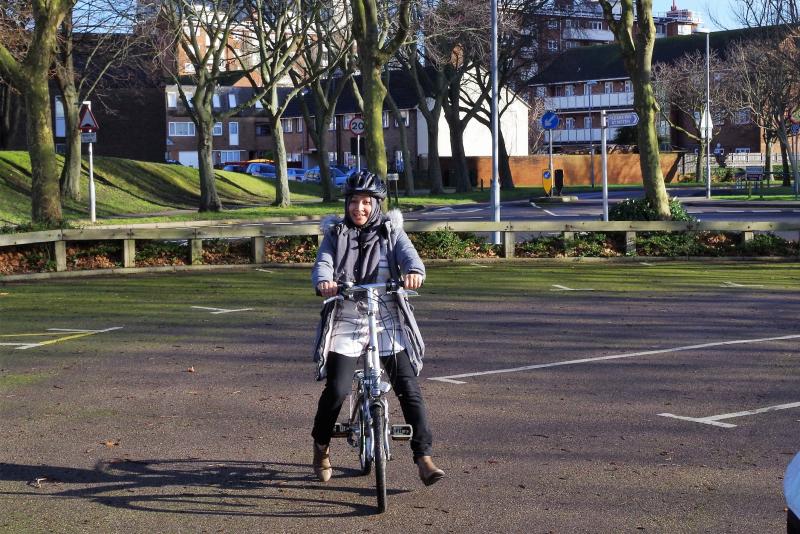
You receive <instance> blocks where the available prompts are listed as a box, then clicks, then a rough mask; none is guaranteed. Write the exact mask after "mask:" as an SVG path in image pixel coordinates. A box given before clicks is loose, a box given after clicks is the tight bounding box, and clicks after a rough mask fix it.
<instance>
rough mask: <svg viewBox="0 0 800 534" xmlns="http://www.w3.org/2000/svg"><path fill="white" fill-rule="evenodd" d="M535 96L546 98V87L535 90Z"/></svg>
mask: <svg viewBox="0 0 800 534" xmlns="http://www.w3.org/2000/svg"><path fill="white" fill-rule="evenodd" d="M536 96H538V97H540V98H544V97H546V96H547V87H545V86H543V85H540V86H539V87H537V88H536Z"/></svg>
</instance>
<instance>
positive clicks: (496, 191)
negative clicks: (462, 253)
mask: <svg viewBox="0 0 800 534" xmlns="http://www.w3.org/2000/svg"><path fill="white" fill-rule="evenodd" d="M491 10H492V13H491V21H490V22H491V26H492V53H491V61H490V66H489V68H490V70H491V76H492V101H491V115H492V116H491V125H492V220H493V221H494V222H500V172H499V169H498V167H499V165H498V153H499V145H498V139H499V135H498V129H499V122H500V121H499V116H498V110H497V100H498V95H497V92H498V83H497V33H498V29H497V0H491ZM492 242H493V243H494V244H495V245H499V244H500V232H493V234H492Z"/></svg>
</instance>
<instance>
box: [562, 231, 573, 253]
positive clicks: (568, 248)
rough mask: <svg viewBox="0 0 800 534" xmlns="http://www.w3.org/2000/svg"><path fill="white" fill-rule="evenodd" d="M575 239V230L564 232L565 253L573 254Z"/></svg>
mask: <svg viewBox="0 0 800 534" xmlns="http://www.w3.org/2000/svg"><path fill="white" fill-rule="evenodd" d="M574 240H575V232H564V254H566V255H567V256H572V249H573V246H572V245H573V243H572V242H573V241H574Z"/></svg>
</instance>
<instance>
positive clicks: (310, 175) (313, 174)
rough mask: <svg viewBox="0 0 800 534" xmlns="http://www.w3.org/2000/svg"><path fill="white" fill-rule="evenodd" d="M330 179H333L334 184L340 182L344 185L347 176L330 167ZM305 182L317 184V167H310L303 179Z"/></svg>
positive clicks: (318, 178) (318, 179)
mask: <svg viewBox="0 0 800 534" xmlns="http://www.w3.org/2000/svg"><path fill="white" fill-rule="evenodd" d="M331 178H333V181H334V183H336V182H338V181H339V180H341V183H342V184H344V181H345V180H347V175H346V174H345V173H343V172H342V171H340V170H339V169H337V168H336V167H331ZM304 181H306V182H316V183H319V181H320V177H319V167H318V166H317V167H311V168H310V169H308V170H307V171H306V175H305V178H304Z"/></svg>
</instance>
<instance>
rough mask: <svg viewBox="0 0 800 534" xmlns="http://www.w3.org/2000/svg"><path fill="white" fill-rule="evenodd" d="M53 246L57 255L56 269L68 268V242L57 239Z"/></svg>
mask: <svg viewBox="0 0 800 534" xmlns="http://www.w3.org/2000/svg"><path fill="white" fill-rule="evenodd" d="M53 245H54V246H53V248H54V251H55V255H56V271H58V272H62V271H66V270H67V242H66V241H55V242H54V243H53Z"/></svg>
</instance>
